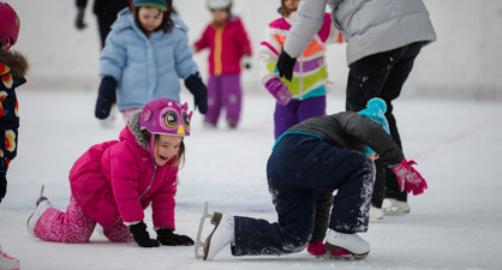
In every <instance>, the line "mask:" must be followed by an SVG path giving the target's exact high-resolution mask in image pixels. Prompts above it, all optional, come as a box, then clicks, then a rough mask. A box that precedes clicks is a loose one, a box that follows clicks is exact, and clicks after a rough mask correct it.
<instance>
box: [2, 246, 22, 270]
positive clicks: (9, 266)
mask: <svg viewBox="0 0 502 270" xmlns="http://www.w3.org/2000/svg"><path fill="white" fill-rule="evenodd" d="M0 269H1V270H20V269H21V263H20V262H19V260H18V259H16V258H14V257H12V256H9V255H8V254H7V253H5V252H4V251H3V250H2V247H0Z"/></svg>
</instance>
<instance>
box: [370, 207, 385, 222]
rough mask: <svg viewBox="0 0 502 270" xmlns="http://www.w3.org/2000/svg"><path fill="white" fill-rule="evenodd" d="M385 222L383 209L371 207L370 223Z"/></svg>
mask: <svg viewBox="0 0 502 270" xmlns="http://www.w3.org/2000/svg"><path fill="white" fill-rule="evenodd" d="M382 220H383V210H382V208H377V207H374V206H371V208H370V222H380V221H382Z"/></svg>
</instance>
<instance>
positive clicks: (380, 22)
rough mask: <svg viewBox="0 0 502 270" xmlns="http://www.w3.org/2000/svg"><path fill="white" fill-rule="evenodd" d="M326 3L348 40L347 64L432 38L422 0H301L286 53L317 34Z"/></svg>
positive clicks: (299, 48) (294, 54)
mask: <svg viewBox="0 0 502 270" xmlns="http://www.w3.org/2000/svg"><path fill="white" fill-rule="evenodd" d="M326 6H330V7H331V9H332V11H333V18H334V21H335V24H336V26H337V28H339V30H341V31H343V34H344V37H345V39H346V41H347V42H348V45H347V62H348V64H349V65H350V64H352V63H354V62H355V61H357V60H359V59H361V58H364V57H366V56H369V55H373V54H376V53H380V52H385V51H389V50H392V49H396V48H399V47H403V46H405V45H408V44H411V43H414V42H419V41H426V42H431V41H434V40H436V33H435V32H434V28H433V26H432V23H431V20H430V18H429V12H428V11H427V9H426V7H425V5H424V3H423V1H422V0H304V1H302V2H301V4H300V8H299V10H298V15H299V20H298V22H297V23H296V24H295V25H294V27H293V29H292V30H291V32H290V34H289V36H288V39H287V41H286V45H285V47H284V49H285V51H286V52H287V53H288V54H289V55H291V56H292V57H297V56H298V55H300V54H301V52H302V51H303V50H304V48H305V47H306V46H307V44H308V42H309V41H310V40H311V39H312V35H314V34H315V33H317V31H318V29H319V27H320V26H321V23H322V19H323V14H324V12H325V10H326Z"/></svg>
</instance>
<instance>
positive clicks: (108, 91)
mask: <svg viewBox="0 0 502 270" xmlns="http://www.w3.org/2000/svg"><path fill="white" fill-rule="evenodd" d="M116 89H117V80H115V79H114V78H113V77H111V76H105V77H103V79H101V83H100V85H99V90H98V99H97V100H96V108H95V110H94V116H96V118H98V119H101V120H103V119H106V118H108V116H109V115H110V112H111V110H112V106H113V104H114V103H115V101H116V100H117V96H116V95H117V94H116V92H115V91H116Z"/></svg>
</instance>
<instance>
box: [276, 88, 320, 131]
mask: <svg viewBox="0 0 502 270" xmlns="http://www.w3.org/2000/svg"><path fill="white" fill-rule="evenodd" d="M324 115H326V96H321V97H313V98H308V99H304V100H296V99H292V100H291V101H290V102H289V103H288V104H287V105H286V106H284V105H281V104H279V103H276V104H275V113H274V124H275V131H274V133H275V138H276V139H277V138H279V136H281V134H282V133H284V132H285V131H286V130H288V129H289V128H290V127H292V126H294V125H296V124H298V123H300V122H302V121H303V120H306V119H309V118H311V117H316V116H324Z"/></svg>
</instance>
